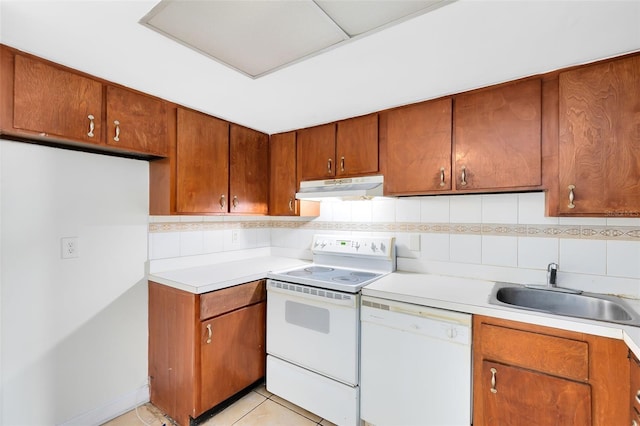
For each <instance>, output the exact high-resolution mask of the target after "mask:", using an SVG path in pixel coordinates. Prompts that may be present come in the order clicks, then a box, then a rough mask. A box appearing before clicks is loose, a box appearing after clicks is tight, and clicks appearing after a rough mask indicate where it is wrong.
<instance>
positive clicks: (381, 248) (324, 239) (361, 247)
mask: <svg viewBox="0 0 640 426" xmlns="http://www.w3.org/2000/svg"><path fill="white" fill-rule="evenodd" d="M394 249H395V238H394V237H354V236H349V235H314V236H313V242H312V245H311V250H312V251H313V253H326V254H344V255H351V256H359V255H361V256H375V257H390V256H392V255H395V250H394Z"/></svg>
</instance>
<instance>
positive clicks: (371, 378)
mask: <svg viewBox="0 0 640 426" xmlns="http://www.w3.org/2000/svg"><path fill="white" fill-rule="evenodd" d="M361 319H362V336H361V345H362V347H361V352H362V365H361V380H360V383H361V385H360V386H361V390H362V391H361V403H360V410H361V412H360V417H361V418H362V420H364V421H366V422H368V423H370V424H373V425H376V426H396V425H403V426H463V425H470V424H471V315H470V314H466V313H461V312H453V311H448V310H443V309H434V308H429V307H425V306H419V305H413V304H409V303H404V302H397V301H393V300H386V299H379V298H375V297H372V296H362V312H361Z"/></svg>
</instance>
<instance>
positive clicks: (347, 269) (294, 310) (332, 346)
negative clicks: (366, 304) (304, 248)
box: [267, 235, 396, 425]
mask: <svg viewBox="0 0 640 426" xmlns="http://www.w3.org/2000/svg"><path fill="white" fill-rule="evenodd" d="M311 248H312V253H313V263H312V264H311V265H308V266H304V267H299V268H294V269H288V270H284V271H277V272H272V273H269V274H268V275H267V278H268V281H267V390H269V391H270V392H272V393H274V394H276V395H278V396H280V397H282V398H284V399H286V400H288V401H291V402H292V403H294V404H296V405H298V406H300V407H302V408H305V409H307V410H308V411H310V412H312V413H315V414H317V415H318V416H321V417H323V418H325V419H327V420H329V421H331V422H333V423H336V424H340V425H358V424H360V414H359V406H360V403H359V395H360V393H359V370H360V368H359V355H360V345H359V342H360V289H361V288H362V287H364V286H365V285H367V284H369V283H372V282H374V281H375V280H377V279H379V278H381V277H382V276H384V275H386V274H389V273H391V272H393V271H394V270H395V269H396V247H395V238H393V237H353V236H345V235H314V237H313V241H312V246H311Z"/></svg>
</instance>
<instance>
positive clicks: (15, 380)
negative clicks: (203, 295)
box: [0, 140, 149, 425]
mask: <svg viewBox="0 0 640 426" xmlns="http://www.w3.org/2000/svg"><path fill="white" fill-rule="evenodd" d="M0 160H1V163H0V164H1V165H0V184H1V197H0V206H1V209H0V217H1V227H0V236H1V246H2V251H1V268H2V270H1V275H0V285H1V287H0V290H1V291H0V302H1V310H0V319H1V327H2V332H1V346H0V361H1V365H0V367H1V368H0V370H1V371H2V377H1V379H2V399H1V401H0V412H1V415H0V424H5V425H17V424H20V425H45V424H48V425H52V424H61V423H65V422H67V423H76V424H92V423H100V422H101V421H104V420H106V419H104V418H101V416H103V415H104V413H105V412H108V413H110V414H113V412H114V410H119V409H130V408H131V407H132V405H131V404H133V401H140V400H145V399H146V398H148V388H147V387H146V378H147V284H146V280H145V270H144V266H145V261H146V259H147V220H148V216H147V214H148V185H149V183H148V182H149V181H148V163H146V162H144V161H139V160H131V159H123V158H114V157H108V156H104V155H96V154H87V153H81V152H75V151H68V150H62V149H54V148H48V147H43V146H37V145H31V144H25V143H16V142H10V141H4V140H3V141H0ZM62 237H78V238H79V257H78V258H76V259H65V260H63V259H61V243H60V239H61V238H62ZM118 407H120V408H118Z"/></svg>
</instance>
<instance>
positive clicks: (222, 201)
mask: <svg viewBox="0 0 640 426" xmlns="http://www.w3.org/2000/svg"><path fill="white" fill-rule="evenodd" d="M226 206H227V199H226V197H225V196H224V194H222V195H221V196H220V210H224V209H225V207H226Z"/></svg>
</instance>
